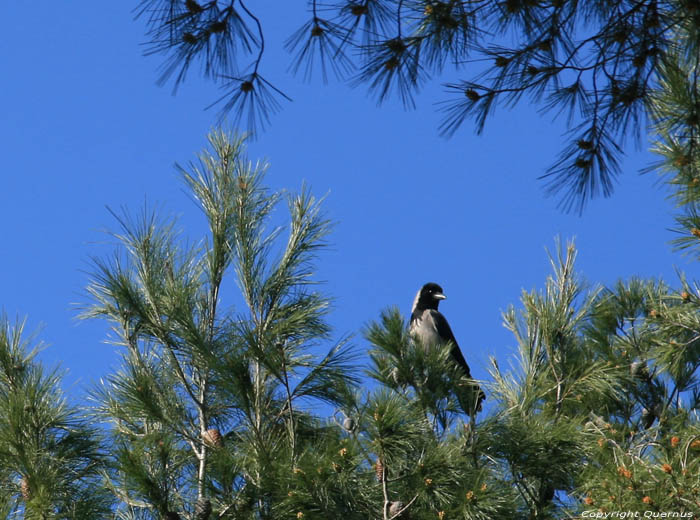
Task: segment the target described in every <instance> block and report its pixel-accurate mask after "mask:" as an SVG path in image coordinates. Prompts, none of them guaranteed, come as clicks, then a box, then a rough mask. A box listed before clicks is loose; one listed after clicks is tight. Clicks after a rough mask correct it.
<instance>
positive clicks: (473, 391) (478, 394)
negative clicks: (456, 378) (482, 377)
mask: <svg viewBox="0 0 700 520" xmlns="http://www.w3.org/2000/svg"><path fill="white" fill-rule="evenodd" d="M456 394H457V401H459V406H460V407H461V408H462V410H463V411H464V413H466V414H467V415H469V416H473V415H474V414H476V413H478V412H480V411H481V402H482V401H483V400H484V399H486V394H485V393H484V391H483V390H482V389H481V388H480V387H479V385H478V384H476V383H474V382H471V383H462V384H459V385H457V392H456Z"/></svg>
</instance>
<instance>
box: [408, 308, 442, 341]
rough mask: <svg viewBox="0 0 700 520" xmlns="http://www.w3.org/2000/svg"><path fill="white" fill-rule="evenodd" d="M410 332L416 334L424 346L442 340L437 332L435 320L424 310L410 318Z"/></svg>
mask: <svg viewBox="0 0 700 520" xmlns="http://www.w3.org/2000/svg"><path fill="white" fill-rule="evenodd" d="M410 330H411V334H413V335H415V336H418V339H420V342H421V343H422V344H423V346H424V347H428V346H433V345H436V344H438V343H441V342H442V338H440V335H439V334H438V332H437V327H436V326H435V321H434V320H433V317H432V315H431V314H430V312H428V311H424V312H423V313H421V314H418V315H417V316H414V318H413V320H411V328H410Z"/></svg>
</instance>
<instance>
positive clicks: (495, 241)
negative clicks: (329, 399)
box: [0, 1, 693, 399]
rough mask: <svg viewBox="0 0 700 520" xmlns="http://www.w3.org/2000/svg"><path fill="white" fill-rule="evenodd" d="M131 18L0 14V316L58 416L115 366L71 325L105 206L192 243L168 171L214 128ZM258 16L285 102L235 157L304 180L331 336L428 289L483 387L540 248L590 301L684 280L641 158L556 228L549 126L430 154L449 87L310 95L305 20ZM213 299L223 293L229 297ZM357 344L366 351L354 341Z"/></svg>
mask: <svg viewBox="0 0 700 520" xmlns="http://www.w3.org/2000/svg"><path fill="white" fill-rule="evenodd" d="M131 4H134V5H135V4H136V1H134V2H131V3H130V2H86V1H76V2H71V5H70V8H69V7H66V5H63V4H61V3H60V2H53V3H44V4H42V5H41V6H33V8H32V9H29V8H28V6H26V5H25V4H23V3H20V2H9V3H8V4H7V5H5V6H4V16H5V19H6V20H8V22H9V23H7V24H6V26H5V30H4V35H3V36H4V37H3V39H2V41H1V42H0V65H2V70H3V72H4V73H3V74H2V76H0V92H2V97H1V98H0V114H2V117H1V118H0V143H2V145H1V146H0V149H2V152H3V153H2V158H3V164H2V173H0V176H1V179H2V184H1V185H0V186H1V187H0V219H1V221H2V222H3V226H2V228H1V229H0V239H1V240H0V243H1V244H2V245H1V246H0V247H1V249H0V251H1V252H2V254H1V255H0V308H2V309H4V310H5V311H6V312H7V313H8V314H9V316H10V317H14V316H20V317H21V316H25V315H26V316H28V328H29V329H30V330H36V329H37V328H39V327H41V332H40V337H41V339H43V340H44V341H45V342H46V343H48V344H49V345H50V347H49V348H48V349H46V350H45V351H44V352H43V353H42V355H41V358H42V359H43V360H44V361H45V362H46V363H47V364H48V365H55V364H56V363H60V364H61V366H62V367H63V368H64V369H67V370H68V374H67V377H66V380H65V387H66V389H67V391H68V393H69V395H70V396H71V398H73V399H81V396H82V395H83V391H84V389H85V388H87V387H89V386H90V385H91V384H92V383H94V382H95V381H97V380H99V378H100V377H103V376H104V375H106V374H107V373H109V372H110V370H112V369H113V368H114V367H115V366H116V365H117V356H116V354H115V351H114V348H113V347H112V346H110V345H105V344H104V343H103V339H104V338H105V335H106V332H107V326H106V324H104V323H101V322H89V323H86V322H78V321H77V320H76V315H77V310H76V304H80V303H84V302H86V301H87V296H86V294H85V291H84V287H85V286H86V284H87V281H88V275H87V274H86V270H89V266H90V264H89V258H90V256H95V255H96V256H103V255H105V254H107V253H108V252H109V251H111V250H112V244H111V242H110V240H109V239H108V237H107V236H106V235H105V234H104V232H103V230H104V229H108V228H111V229H116V222H115V221H114V219H113V218H112V216H111V215H110V214H109V212H108V211H107V210H106V207H110V208H113V209H117V210H118V209H119V208H120V207H122V206H125V207H128V208H130V209H132V210H134V211H138V210H139V209H140V208H142V207H143V205H144V202H146V203H147V204H149V205H155V206H157V207H158V208H159V210H160V211H161V213H163V214H165V215H178V216H180V217H181V219H180V224H181V226H182V228H183V229H184V230H185V231H186V234H187V235H188V236H189V237H190V238H191V239H193V240H196V239H198V238H199V237H200V236H201V234H202V232H203V230H204V226H203V224H204V222H203V218H202V217H201V215H200V213H199V211H198V209H197V208H196V207H195V205H194V204H193V202H192V201H191V199H190V198H189V197H188V196H187V194H186V193H185V192H184V190H183V184H182V183H181V181H180V180H179V178H178V175H177V173H176V171H175V169H174V167H173V165H174V163H175V162H178V163H180V164H185V163H186V162H187V161H189V160H191V159H193V158H194V155H195V153H196V152H198V151H199V150H201V148H202V147H203V146H204V143H205V135H206V133H207V132H208V130H209V129H210V128H212V126H213V125H214V124H215V122H216V113H215V112H214V111H204V110H203V108H204V107H205V106H206V105H208V104H209V103H210V102H211V101H213V100H214V99H216V98H217V97H218V95H219V94H218V90H217V89H216V87H215V86H214V85H213V84H211V83H208V82H205V81H203V80H200V79H199V78H198V77H197V73H196V70H195V71H194V74H192V75H191V77H190V79H189V80H188V81H187V82H186V83H185V85H184V86H183V87H182V88H181V89H180V91H179V92H178V95H177V96H171V95H170V94H171V93H170V87H169V86H167V87H165V88H160V87H157V86H156V85H155V80H156V79H157V72H156V68H157V66H158V64H159V63H160V58H158V57H149V58H145V57H143V56H142V50H143V48H142V47H141V45H140V43H141V42H143V41H144V40H145V37H144V26H143V24H142V23H141V22H134V21H133V15H132V12H131V11H130V9H131V8H132V7H134V5H131ZM265 4H266V5H263V6H262V7H260V8H259V13H260V15H261V18H262V21H263V24H264V25H265V28H266V37H267V47H268V49H269V51H270V52H269V53H268V54H266V56H265V58H264V62H263V74H264V75H265V77H266V78H267V79H269V80H270V81H272V82H273V83H275V84H276V85H277V86H280V87H282V88H283V89H284V90H285V92H286V93H287V94H288V95H289V96H290V97H292V98H293V100H294V101H293V102H292V103H286V104H285V105H284V110H283V111H282V112H281V113H280V114H278V115H276V116H274V117H273V119H272V124H271V126H270V128H269V129H268V130H267V131H265V132H264V133H262V134H260V136H259V138H258V139H257V140H256V141H255V142H252V143H251V144H250V146H249V155H250V157H251V158H252V159H255V158H267V159H268V160H269V162H270V163H271V168H270V171H269V174H268V178H267V181H268V183H269V185H270V186H271V187H273V188H275V189H279V188H288V189H290V190H295V189H298V188H299V187H300V186H301V183H302V181H306V182H308V183H309V185H310V186H311V187H312V190H313V192H314V193H315V194H317V195H319V196H323V195H327V199H326V203H325V209H326V211H327V214H328V216H329V217H330V218H331V219H333V220H334V221H336V222H337V227H336V230H335V233H334V234H333V235H332V237H331V241H332V243H333V247H332V249H331V250H330V251H327V252H326V253H324V254H323V255H322V256H321V258H320V261H319V269H318V277H319V278H320V279H323V280H327V282H328V283H327V285H326V290H327V292H328V293H329V294H331V295H332V296H333V297H334V298H335V307H334V311H333V313H332V315H331V318H330V320H331V323H332V325H333V326H334V330H335V333H336V335H337V336H342V335H344V334H347V333H359V331H361V329H362V328H363V326H364V325H366V324H367V323H368V322H369V321H371V320H374V319H377V318H378V316H379V312H380V310H381V309H383V308H385V307H387V306H389V305H398V306H399V307H400V309H401V310H402V311H403V312H404V313H405V314H406V315H407V314H408V313H409V312H410V305H411V302H412V299H413V296H414V294H415V292H416V291H417V289H418V288H419V287H420V286H421V285H422V284H423V283H424V282H427V281H435V282H438V283H440V284H441V285H442V286H443V287H444V289H445V293H446V294H447V296H448V299H447V300H446V301H445V302H444V303H443V304H442V306H441V310H442V311H443V312H444V314H445V315H446V316H447V318H448V320H449V321H450V323H451V324H452V329H453V331H454V332H455V335H456V337H457V339H458V341H459V342H460V344H461V346H462V349H463V350H464V352H465V355H466V357H467V359H468V361H469V362H470V364H471V365H472V373H473V375H474V376H475V377H477V378H486V377H487V371H486V370H487V365H488V357H489V356H490V355H493V356H495V357H496V358H497V359H498V360H499V362H500V364H501V366H505V365H507V360H508V358H509V357H510V356H511V355H512V354H513V353H514V347H515V342H514V339H513V338H512V336H510V335H509V333H508V332H507V331H506V330H505V329H504V328H503V327H502V326H501V315H500V313H501V311H502V310H504V309H505V308H506V307H507V306H508V305H509V304H511V303H517V301H518V298H519V295H520V292H521V290H522V289H528V290H530V289H532V288H535V287H542V285H543V283H544V280H545V277H546V276H547V275H548V274H549V266H548V260H547V256H546V253H545V247H548V248H550V249H551V248H552V247H553V245H554V238H555V237H556V236H561V237H562V238H564V239H567V238H574V237H575V238H576V243H577V245H578V248H579V262H578V268H579V271H581V272H582V273H583V275H584V276H585V277H586V279H588V280H589V281H591V282H597V283H603V284H611V283H613V282H614V281H615V280H617V279H618V278H620V277H623V278H626V277H629V276H633V275H638V276H642V277H663V278H665V279H666V280H667V281H670V282H675V281H676V274H675V270H674V266H678V267H679V268H681V269H683V270H686V271H688V275H689V278H692V277H693V269H692V266H690V265H689V264H688V262H687V261H686V260H685V259H684V258H683V257H681V256H680V255H679V254H677V253H674V252H672V250H671V248H670V246H669V245H668V242H669V240H671V239H672V238H673V234H672V233H671V232H670V231H669V230H668V228H670V227H672V226H673V220H672V217H671V215H672V212H673V207H672V205H671V203H670V202H668V201H667V200H666V199H665V196H666V192H665V189H664V188H663V186H660V185H659V183H658V179H657V177H656V176H655V175H654V174H649V175H644V176H640V175H638V171H639V169H640V168H642V167H644V166H645V165H646V164H648V162H649V161H650V160H652V159H653V158H652V157H651V156H650V155H649V154H648V153H646V152H645V151H644V150H645V149H646V147H647V146H646V144H643V145H642V151H639V152H635V151H634V149H633V148H632V147H629V151H630V152H633V153H631V154H630V155H628V157H627V158H626V159H625V160H624V161H623V169H624V173H623V175H622V176H621V178H620V182H619V183H618V185H617V190H616V193H615V194H614V196H613V197H612V198H610V199H596V200H594V201H593V203H591V204H589V205H588V207H587V209H586V211H585V212H584V214H583V215H582V216H578V215H576V214H564V213H562V212H561V211H560V210H558V209H557V207H556V200H555V199H551V198H546V197H545V196H544V192H543V189H542V188H543V186H542V183H540V182H538V181H537V180H536V179H537V177H538V176H539V175H541V174H542V173H543V172H544V170H545V169H546V168H547V166H549V165H550V164H551V163H552V161H553V159H554V157H555V155H556V153H558V151H559V150H560V149H561V148H562V142H563V141H562V137H561V134H562V132H563V130H564V128H563V126H562V123H561V122H559V121H555V122H553V121H552V120H551V118H550V117H548V116H545V117H542V116H540V115H538V114H537V111H536V108H537V107H535V106H530V105H529V104H528V103H527V102H524V103H522V104H521V105H520V106H518V107H517V108H516V109H514V110H506V109H500V110H498V111H497V113H496V116H495V117H493V118H492V119H491V120H490V121H489V122H488V123H487V127H486V131H485V133H484V135H482V136H477V135H475V133H474V131H473V127H472V126H470V124H469V123H467V124H465V125H464V127H463V128H462V129H461V130H460V131H459V132H458V133H457V134H456V135H455V136H454V137H453V138H452V139H450V140H445V139H443V138H441V137H439V136H438V133H437V126H438V123H439V120H440V116H439V114H437V113H436V111H435V107H434V106H433V102H434V101H436V100H440V99H444V98H445V94H444V92H443V88H442V87H441V82H442V81H446V80H454V79H456V78H457V77H459V76H452V75H448V76H446V77H445V78H443V79H442V81H441V80H440V79H437V80H434V81H432V82H430V83H428V84H427V85H426V86H425V88H424V89H423V91H422V93H421V94H420V95H419V96H418V97H417V98H416V102H417V108H416V109H415V110H412V111H405V110H404V109H403V108H402V106H401V105H400V103H399V102H394V101H390V102H388V103H386V104H385V105H383V106H382V107H377V105H376V102H375V100H374V99H372V98H371V97H368V96H367V94H366V91H365V90H364V89H363V88H362V87H360V88H357V89H351V88H350V87H348V86H346V85H344V84H339V83H336V82H332V81H331V82H330V83H329V84H328V85H324V84H323V82H322V81H320V78H318V77H317V78H315V79H314V80H312V81H311V82H310V83H306V82H304V81H303V80H302V78H295V77H293V76H291V75H290V74H289V73H287V72H286V69H287V66H288V64H289V62H290V56H289V55H288V54H287V53H286V52H285V51H284V50H283V49H282V43H283V41H284V40H285V39H286V38H287V37H288V36H289V35H290V34H291V33H292V32H293V31H294V30H295V29H296V28H297V27H298V26H300V25H301V24H302V23H304V21H305V20H306V15H305V13H304V11H303V9H302V8H301V7H300V5H301V3H300V2H275V3H274V7H272V6H271V5H270V4H269V3H265ZM228 290H229V291H232V292H233V291H235V290H236V288H235V284H234V282H233V280H231V279H230V280H229V281H228ZM355 343H356V345H357V347H358V348H359V349H361V350H363V351H364V350H365V349H366V348H367V344H366V342H365V341H364V340H363V339H362V337H361V335H359V334H358V335H357V336H356V339H355ZM365 359H366V358H365Z"/></svg>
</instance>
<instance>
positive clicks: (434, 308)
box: [409, 282, 486, 415]
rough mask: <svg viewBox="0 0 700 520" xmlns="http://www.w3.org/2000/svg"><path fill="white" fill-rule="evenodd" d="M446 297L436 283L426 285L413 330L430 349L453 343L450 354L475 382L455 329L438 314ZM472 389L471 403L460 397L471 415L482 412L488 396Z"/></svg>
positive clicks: (418, 297)
mask: <svg viewBox="0 0 700 520" xmlns="http://www.w3.org/2000/svg"><path fill="white" fill-rule="evenodd" d="M445 298H447V297H446V296H445V294H444V293H443V292H442V287H440V286H439V285H438V284H436V283H432V282H431V283H426V284H425V285H424V286H423V287H421V288H420V290H419V291H418V294H416V298H415V300H413V309H411V321H410V327H409V330H410V332H411V334H412V335H414V336H415V337H417V338H418V339H419V340H420V342H421V343H422V344H423V346H424V347H426V348H429V347H430V346H435V345H444V344H446V343H448V342H451V343H452V349H451V351H450V354H451V357H452V360H453V361H454V362H455V363H456V364H457V365H458V366H460V367H461V368H462V370H463V371H464V375H465V376H467V378H469V379H471V377H472V375H471V371H470V370H469V365H468V364H467V361H466V360H465V359H464V355H463V354H462V351H461V350H460V349H459V345H458V344H457V340H456V339H455V336H454V334H453V333H452V329H451V328H450V325H449V323H447V320H446V319H445V317H444V316H443V315H442V314H441V313H440V312H439V311H438V305H439V303H440V301H441V300H444V299H445ZM468 390H469V392H468V393H469V394H471V398H470V399H469V400H468V401H466V400H465V398H464V396H460V395H458V396H457V397H458V398H459V401H460V404H461V405H462V408H463V409H464V411H465V413H467V414H469V415H471V414H472V412H473V411H477V412H478V411H480V410H481V401H483V400H484V399H486V395H485V394H484V392H482V391H481V389H480V388H479V385H477V384H476V383H474V385H472V386H471V387H470V388H469V389H468Z"/></svg>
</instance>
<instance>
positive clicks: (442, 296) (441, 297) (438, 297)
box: [433, 293, 447, 300]
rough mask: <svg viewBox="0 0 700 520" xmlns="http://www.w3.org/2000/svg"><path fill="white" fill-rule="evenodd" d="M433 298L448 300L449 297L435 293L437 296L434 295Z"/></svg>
mask: <svg viewBox="0 0 700 520" xmlns="http://www.w3.org/2000/svg"><path fill="white" fill-rule="evenodd" d="M433 298H435V299H436V300H444V299H446V298H447V296H445V295H444V294H442V293H435V294H433Z"/></svg>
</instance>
